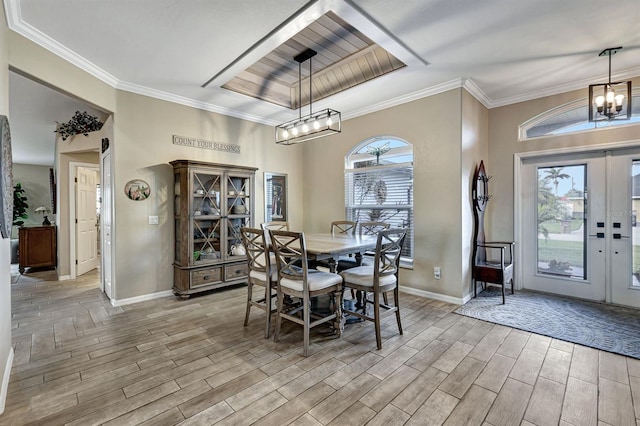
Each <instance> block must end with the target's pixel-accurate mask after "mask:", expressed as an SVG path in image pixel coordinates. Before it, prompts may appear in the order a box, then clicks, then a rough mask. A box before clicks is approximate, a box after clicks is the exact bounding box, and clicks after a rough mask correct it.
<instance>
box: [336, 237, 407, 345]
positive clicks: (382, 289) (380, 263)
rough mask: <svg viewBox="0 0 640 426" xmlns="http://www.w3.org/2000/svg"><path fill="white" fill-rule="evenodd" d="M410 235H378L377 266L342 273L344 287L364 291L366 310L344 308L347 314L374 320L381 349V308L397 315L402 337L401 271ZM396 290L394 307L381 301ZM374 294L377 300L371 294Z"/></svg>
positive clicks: (375, 257) (365, 266)
mask: <svg viewBox="0 0 640 426" xmlns="http://www.w3.org/2000/svg"><path fill="white" fill-rule="evenodd" d="M406 235H407V229H406V228H390V229H385V230H382V231H380V232H378V241H377V243H376V251H375V256H374V262H373V265H364V266H358V267H357V268H351V269H347V270H346V271H342V272H341V273H340V275H341V276H342V278H343V280H344V288H345V289H346V288H351V289H353V290H356V291H359V292H362V294H363V296H364V297H363V298H362V303H363V304H364V307H363V309H362V311H361V312H358V310H357V309H354V310H350V309H344V310H343V311H344V313H345V314H346V315H353V316H355V317H358V318H361V319H363V320H366V321H373V323H374V324H375V329H376V343H377V345H378V349H382V336H381V334H380V317H381V311H380V308H383V309H385V310H386V314H390V313H392V312H395V314H396V321H397V322H398V331H399V332H400V334H402V324H401V322H400V303H399V302H400V301H399V294H398V271H399V265H400V254H401V252H402V246H403V244H404V240H405V237H406ZM388 291H393V301H394V306H390V305H389V304H388V303H386V302H384V303H382V302H381V301H380V295H381V294H384V293H386V292H388ZM370 293H372V295H373V300H370V299H369V298H368V297H369V294H370ZM368 304H371V305H373V315H372V316H371V315H368V313H367V305H368Z"/></svg>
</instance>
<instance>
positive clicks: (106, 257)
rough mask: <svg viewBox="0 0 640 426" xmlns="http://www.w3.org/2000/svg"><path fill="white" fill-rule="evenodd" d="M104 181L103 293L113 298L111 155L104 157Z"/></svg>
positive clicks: (102, 188)
mask: <svg viewBox="0 0 640 426" xmlns="http://www.w3.org/2000/svg"><path fill="white" fill-rule="evenodd" d="M101 170H102V180H101V181H100V184H101V187H100V188H101V192H100V195H101V197H102V203H101V205H102V209H101V212H100V221H101V226H100V231H101V233H102V235H101V237H100V240H101V241H102V250H100V253H101V255H100V257H101V262H102V268H101V270H102V285H103V291H104V293H105V294H106V296H107V297H108V298H112V291H113V290H112V278H111V204H112V197H113V193H112V191H111V154H109V153H106V154H105V155H104V156H103V157H102V168H101Z"/></svg>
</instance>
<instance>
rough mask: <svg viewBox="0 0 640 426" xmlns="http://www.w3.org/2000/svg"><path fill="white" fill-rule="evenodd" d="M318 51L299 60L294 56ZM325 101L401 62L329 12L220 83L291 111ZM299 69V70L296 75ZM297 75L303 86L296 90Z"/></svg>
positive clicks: (396, 68)
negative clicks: (310, 84) (304, 59)
mask: <svg viewBox="0 0 640 426" xmlns="http://www.w3.org/2000/svg"><path fill="white" fill-rule="evenodd" d="M307 49H313V50H315V51H316V52H318V54H317V55H316V56H314V57H313V58H312V59H311V60H308V61H305V62H303V63H302V64H300V69H299V68H298V66H299V64H298V62H296V61H295V60H294V59H293V58H294V56H296V55H297V54H299V53H301V52H303V51H305V50H307ZM310 66H311V72H312V78H311V80H312V86H313V87H312V90H313V93H312V97H313V101H314V102H315V101H318V100H320V99H324V98H326V97H329V96H331V95H334V94H336V93H338V92H341V91H343V90H347V89H349V88H351V87H354V86H357V85H358V84H361V83H364V82H366V81H369V80H372V79H374V78H377V77H380V76H382V75H385V74H387V73H390V72H392V71H395V70H398V69H400V68H403V67H405V66H406V65H405V64H404V63H403V62H402V61H400V60H399V59H398V58H396V57H395V56H393V55H392V54H390V53H389V52H387V51H386V50H385V49H383V48H382V47H380V46H378V45H377V44H376V43H374V42H373V41H372V40H371V39H369V38H368V37H367V36H365V35H364V34H362V33H361V32H360V31H358V30H357V29H356V28H354V27H353V26H351V25H349V24H348V23H347V22H345V21H344V20H343V19H341V18H340V17H338V16H337V15H336V14H335V13H333V12H328V13H326V14H324V15H323V16H321V17H320V18H319V19H317V20H316V21H314V22H312V23H311V24H310V25H309V26H308V27H306V28H304V29H303V30H302V31H300V32H299V33H297V34H296V35H295V36H293V37H292V38H291V39H289V40H287V41H286V42H285V43H284V44H282V45H281V46H279V47H278V48H276V49H275V50H273V51H271V52H270V53H269V54H267V55H266V56H265V57H263V58H262V59H260V60H259V61H258V62H256V63H255V64H253V65H251V66H250V67H249V68H247V69H246V70H244V71H242V72H241V73H240V74H238V75H237V76H236V77H234V78H232V79H231V80H229V81H228V82H227V83H225V84H224V85H223V86H222V87H223V88H225V89H228V90H232V91H234V92H238V93H242V94H244V95H247V96H251V97H254V98H257V99H261V100H264V101H267V102H271V103H274V104H277V105H281V106H284V107H287V108H291V109H298V108H299V100H300V99H301V100H302V105H303V106H305V105H308V104H309V95H310V93H309V74H310V69H309V67H310ZM299 73H300V74H299ZM299 75H300V76H301V81H302V90H300V88H299V84H298V82H299Z"/></svg>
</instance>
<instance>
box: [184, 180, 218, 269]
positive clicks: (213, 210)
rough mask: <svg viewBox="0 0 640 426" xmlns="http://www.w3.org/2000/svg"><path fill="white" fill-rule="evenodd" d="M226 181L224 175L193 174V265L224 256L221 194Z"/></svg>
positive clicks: (210, 261) (214, 260) (216, 259)
mask: <svg viewBox="0 0 640 426" xmlns="http://www.w3.org/2000/svg"><path fill="white" fill-rule="evenodd" d="M223 182H224V181H223V179H222V175H221V174H214V173H204V172H194V173H193V178H192V194H191V196H192V197H193V202H192V203H191V206H192V211H191V212H190V215H191V217H192V221H191V222H192V232H193V247H192V249H193V250H192V251H193V257H192V262H193V264H194V265H198V264H204V263H212V262H216V261H219V260H220V259H221V258H222V254H221V252H220V248H221V244H220V242H221V241H222V238H223V235H222V234H223V232H222V219H223V215H222V212H223V210H222V209H223V206H222V202H221V196H220V194H221V191H222V186H223Z"/></svg>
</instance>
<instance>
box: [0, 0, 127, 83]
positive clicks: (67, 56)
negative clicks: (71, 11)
mask: <svg viewBox="0 0 640 426" xmlns="http://www.w3.org/2000/svg"><path fill="white" fill-rule="evenodd" d="M4 8H5V11H6V16H7V25H8V27H9V29H11V30H12V31H15V32H16V33H18V34H20V35H21V36H23V37H25V38H27V39H29V40H31V41H32V42H34V43H36V44H37V45H39V46H42V47H43V48H45V49H47V50H48V51H50V52H51V53H53V54H55V55H57V56H59V57H60V58H62V59H64V60H65V61H67V62H70V63H71V64H73V65H75V66H76V67H78V68H80V69H82V70H84V71H86V72H87V73H89V74H91V75H92V76H94V77H96V78H97V79H98V80H100V81H102V82H104V83H106V84H108V85H109V86H111V87H116V85H117V84H118V79H117V78H116V77H114V76H113V75H111V74H109V73H108V72H106V71H105V70H103V69H102V68H100V67H99V66H97V65H95V64H94V63H92V62H90V61H88V60H86V59H85V58H83V57H82V56H80V55H78V54H77V53H75V52H74V51H73V50H71V49H69V48H67V47H66V46H63V45H62V44H60V43H58V42H57V41H55V40H54V39H52V38H51V37H49V36H48V35H46V34H44V33H43V32H41V31H40V30H38V29H36V28H34V27H32V26H31V25H29V24H27V23H26V22H24V21H23V20H22V13H21V10H20V1H19V0H4Z"/></svg>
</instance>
